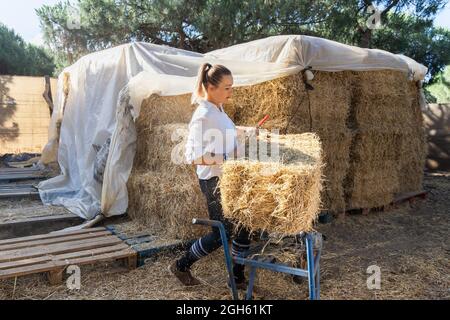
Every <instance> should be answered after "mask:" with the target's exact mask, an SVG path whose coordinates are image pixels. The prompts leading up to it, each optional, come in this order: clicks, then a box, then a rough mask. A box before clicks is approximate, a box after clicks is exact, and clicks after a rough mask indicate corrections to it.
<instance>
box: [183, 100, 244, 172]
mask: <svg viewBox="0 0 450 320" xmlns="http://www.w3.org/2000/svg"><path fill="white" fill-rule="evenodd" d="M236 137H237V131H236V126H235V125H234V123H233V121H232V120H231V119H230V118H229V117H228V115H227V114H226V113H225V112H224V111H223V108H222V107H221V106H220V107H219V108H218V107H216V106H215V105H214V104H213V103H211V102H209V101H207V100H204V99H201V100H199V101H198V107H197V109H196V110H195V112H194V114H193V115H192V119H191V122H190V123H189V134H188V139H187V142H186V153H185V157H186V160H187V162H188V163H192V162H193V161H194V160H196V159H199V158H200V157H202V156H204V155H205V154H207V153H215V154H232V152H233V151H234V149H235V147H236V146H237V139H236ZM221 174H222V169H221V165H210V166H205V165H197V176H198V178H199V179H204V180H206V179H210V178H212V177H220V176H221Z"/></svg>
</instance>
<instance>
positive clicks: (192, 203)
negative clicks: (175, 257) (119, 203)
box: [127, 170, 208, 240]
mask: <svg viewBox="0 0 450 320" xmlns="http://www.w3.org/2000/svg"><path fill="white" fill-rule="evenodd" d="M127 186H128V190H129V198H130V199H129V207H128V214H129V216H130V217H131V218H132V219H134V220H136V221H139V223H141V224H142V225H145V226H147V228H148V230H149V231H150V232H151V233H152V234H155V235H158V237H160V238H166V239H181V240H189V239H193V238H196V237H199V236H202V235H204V234H205V232H206V231H208V230H206V228H204V227H203V228H202V227H198V226H193V225H192V218H206V217H207V214H206V212H207V211H206V202H205V198H204V196H203V194H202V193H201V191H200V188H199V185H198V180H197V177H196V175H195V172H194V171H193V170H186V172H184V173H181V172H178V173H177V174H173V175H170V176H169V175H168V174H167V173H166V172H155V171H146V170H144V171H133V173H132V175H131V176H130V179H129V180H128V184H127Z"/></svg>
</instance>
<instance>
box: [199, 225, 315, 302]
mask: <svg viewBox="0 0 450 320" xmlns="http://www.w3.org/2000/svg"><path fill="white" fill-rule="evenodd" d="M192 223H193V224H199V225H205V226H210V227H214V228H219V231H220V237H221V239H222V244H223V250H224V254H225V264H226V267H227V271H228V275H229V279H230V287H231V295H232V297H233V299H234V300H237V299H238V298H239V296H238V292H237V288H236V282H235V279H234V275H233V262H234V263H238V264H242V265H246V266H248V267H249V272H250V275H249V282H248V286H247V293H246V296H245V299H246V300H251V299H252V292H253V286H254V283H255V277H256V270H257V269H258V268H261V269H267V270H272V271H275V272H281V273H287V274H291V275H293V276H297V277H305V278H307V279H308V286H309V299H310V300H319V299H320V254H321V251H322V235H321V234H320V233H318V232H312V233H303V232H302V233H300V234H299V235H297V238H298V239H300V240H301V241H303V242H304V244H305V248H306V266H307V267H306V269H301V268H295V267H291V266H288V265H286V264H279V263H276V262H275V261H274V260H273V259H267V258H265V257H264V256H260V255H255V256H253V257H251V258H248V256H249V254H247V255H245V256H244V255H242V256H235V257H233V256H232V255H231V254H230V250H229V245H228V238H227V233H226V231H225V227H224V225H223V223H222V222H220V221H216V220H208V219H193V220H192ZM252 251H254V250H252V249H250V250H249V252H250V253H251V252H252ZM299 258H300V257H299Z"/></svg>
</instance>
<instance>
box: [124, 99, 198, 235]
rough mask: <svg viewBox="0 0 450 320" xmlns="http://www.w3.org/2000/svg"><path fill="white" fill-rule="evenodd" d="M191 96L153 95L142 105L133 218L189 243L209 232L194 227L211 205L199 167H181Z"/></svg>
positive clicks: (130, 182) (131, 189)
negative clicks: (207, 204) (199, 174)
mask: <svg viewBox="0 0 450 320" xmlns="http://www.w3.org/2000/svg"><path fill="white" fill-rule="evenodd" d="M190 98H191V95H190V94H186V95H181V96H171V97H160V96H157V95H153V96H151V97H149V98H148V99H146V100H145V101H144V102H143V103H142V106H141V113H140V116H139V117H138V119H137V122H136V130H137V136H138V141H137V149H136V156H135V159H134V162H133V170H132V173H131V175H130V178H129V180H128V184H127V187H128V195H129V206H128V214H129V216H130V217H131V218H133V219H137V220H138V221H140V222H141V223H143V224H145V225H146V226H148V227H149V230H150V231H151V232H152V233H154V234H157V235H158V236H160V237H163V238H169V239H182V240H186V239H192V238H194V237H197V236H200V235H203V234H204V233H205V231H206V230H205V228H201V227H193V226H192V218H194V217H195V218H205V217H207V211H206V203H205V200H204V196H203V194H202V193H201V190H200V187H199V184H198V180H197V177H196V174H195V168H194V167H193V166H192V165H187V164H183V163H182V162H183V157H184V145H185V139H186V137H187V131H188V128H187V123H188V122H189V120H190V117H191V115H192V112H193V106H191V103H190ZM173 160H175V162H174V161H173Z"/></svg>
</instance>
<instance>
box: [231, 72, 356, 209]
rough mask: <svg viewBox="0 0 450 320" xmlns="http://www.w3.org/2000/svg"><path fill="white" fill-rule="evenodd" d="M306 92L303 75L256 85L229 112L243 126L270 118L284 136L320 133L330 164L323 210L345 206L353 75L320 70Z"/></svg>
mask: <svg viewBox="0 0 450 320" xmlns="http://www.w3.org/2000/svg"><path fill="white" fill-rule="evenodd" d="M314 74H315V77H314V80H313V81H312V82H311V84H312V85H313V87H314V90H312V91H307V90H305V84H304V82H303V77H302V74H301V73H299V74H295V75H291V76H288V77H282V78H278V79H275V80H271V81H266V82H263V83H260V84H257V85H254V86H246V87H238V88H236V89H235V91H234V94H233V100H232V101H231V102H230V103H228V104H226V105H225V110H226V111H227V113H228V114H229V115H230V117H231V118H232V119H233V121H234V122H235V123H236V124H238V125H246V126H255V124H256V123H257V122H258V121H259V120H260V119H262V118H263V117H264V116H265V115H266V114H269V115H270V120H269V121H267V122H266V123H265V124H264V128H267V129H268V130H270V129H279V130H280V133H304V132H316V133H317V134H318V135H319V137H320V139H321V141H322V143H323V158H324V162H325V168H324V173H325V177H324V181H323V184H324V185H323V189H322V194H321V198H322V200H323V203H322V205H323V208H324V209H328V210H333V211H341V210H344V208H345V198H344V186H343V184H344V178H345V176H346V175H347V171H348V167H349V152H350V143H351V139H352V137H351V131H350V130H349V129H348V128H347V125H346V119H347V117H348V113H349V108H350V98H351V83H352V82H351V80H352V78H351V76H352V73H351V72H315V73H314Z"/></svg>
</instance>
